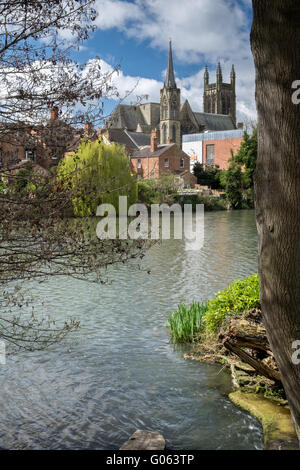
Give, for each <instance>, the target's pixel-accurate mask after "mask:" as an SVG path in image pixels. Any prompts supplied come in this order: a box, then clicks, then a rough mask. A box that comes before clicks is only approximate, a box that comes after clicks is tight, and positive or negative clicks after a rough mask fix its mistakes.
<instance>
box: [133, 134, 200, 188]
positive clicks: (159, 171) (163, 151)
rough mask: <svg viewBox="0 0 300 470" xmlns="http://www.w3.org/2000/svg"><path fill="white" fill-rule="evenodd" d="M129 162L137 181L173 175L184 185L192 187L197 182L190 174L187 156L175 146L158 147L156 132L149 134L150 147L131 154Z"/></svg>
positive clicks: (172, 144)
mask: <svg viewBox="0 0 300 470" xmlns="http://www.w3.org/2000/svg"><path fill="white" fill-rule="evenodd" d="M130 161H131V168H132V171H133V172H134V173H136V175H137V178H138V179H150V178H155V179H157V178H159V177H160V176H163V175H166V174H170V173H173V174H175V175H177V176H179V177H181V178H182V180H183V182H184V184H185V185H189V186H194V184H195V183H196V182H197V181H196V178H195V177H194V176H193V175H192V174H191V173H190V158H189V156H188V155H187V154H186V153H185V152H183V151H182V150H181V149H180V148H179V147H178V146H177V144H174V143H170V144H165V145H158V137H157V133H156V131H153V132H152V134H151V143H150V145H147V146H144V147H142V148H140V149H139V150H136V151H135V152H133V154H132V155H131V158H130Z"/></svg>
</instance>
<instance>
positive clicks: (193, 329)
mask: <svg viewBox="0 0 300 470" xmlns="http://www.w3.org/2000/svg"><path fill="white" fill-rule="evenodd" d="M205 312H206V305H205V304H201V303H198V302H193V303H192V304H191V305H185V304H181V305H179V306H178V309H177V310H175V311H174V312H172V313H170V315H169V318H168V321H167V326H168V327H169V328H170V329H171V336H172V340H173V341H177V342H193V341H194V335H195V334H196V333H201V332H203V330H204V322H203V316H204V314H205Z"/></svg>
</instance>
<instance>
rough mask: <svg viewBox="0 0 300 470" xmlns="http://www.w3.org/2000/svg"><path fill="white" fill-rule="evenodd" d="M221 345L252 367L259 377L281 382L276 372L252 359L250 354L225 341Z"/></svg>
mask: <svg viewBox="0 0 300 470" xmlns="http://www.w3.org/2000/svg"><path fill="white" fill-rule="evenodd" d="M223 344H224V346H225V348H226V349H228V350H229V351H231V352H233V353H234V354H236V355H237V356H238V357H239V358H240V359H241V360H242V361H243V362H246V363H247V364H249V365H250V366H252V367H253V368H254V369H255V370H256V372H257V373H258V374H259V375H263V376H264V377H267V378H268V379H271V380H275V382H281V378H280V374H279V372H277V371H276V370H274V369H271V368H270V367H268V366H266V365H265V364H264V363H263V362H262V361H259V360H258V359H254V358H253V357H252V356H250V354H248V353H246V351H244V350H243V349H242V348H240V347H239V346H236V345H235V344H233V343H231V342H230V341H225V342H224V343H223Z"/></svg>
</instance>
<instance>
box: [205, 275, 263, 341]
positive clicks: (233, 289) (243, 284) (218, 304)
mask: <svg viewBox="0 0 300 470" xmlns="http://www.w3.org/2000/svg"><path fill="white" fill-rule="evenodd" d="M206 305H207V312H206V313H205V316H204V323H205V329H206V330H207V331H209V332H216V331H218V329H219V328H220V327H221V325H222V323H223V321H224V320H225V318H226V317H227V316H228V315H230V314H238V313H240V312H242V311H244V310H247V309H249V308H260V295H259V281H258V274H253V275H252V276H250V277H247V278H245V279H242V280H240V281H234V282H232V283H231V284H230V285H229V286H228V287H227V288H226V289H224V290H222V291H220V292H218V293H217V294H216V296H215V298H214V299H213V300H209V301H208V302H207V304H206Z"/></svg>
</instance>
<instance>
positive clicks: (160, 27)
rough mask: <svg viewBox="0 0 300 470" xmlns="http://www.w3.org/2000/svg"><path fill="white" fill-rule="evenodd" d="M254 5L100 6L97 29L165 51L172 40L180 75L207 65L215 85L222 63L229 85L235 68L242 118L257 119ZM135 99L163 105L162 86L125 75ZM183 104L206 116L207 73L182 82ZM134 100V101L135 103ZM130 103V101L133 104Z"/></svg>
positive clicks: (99, 1) (103, 0) (193, 1)
mask: <svg viewBox="0 0 300 470" xmlns="http://www.w3.org/2000/svg"><path fill="white" fill-rule="evenodd" d="M250 6H251V2H250V0H241V1H240V2H237V1H235V0H214V1H211V0H188V2H183V1H182V0H168V1H166V0H134V1H133V2H129V1H126V0H124V1H121V0H96V8H97V10H98V12H99V17H98V19H97V26H98V27H99V28H101V29H109V28H117V29H118V30H119V31H122V32H123V33H124V34H126V35H127V36H128V37H130V38H134V39H136V40H146V41H148V42H149V44H150V46H151V47H153V48H158V49H162V50H166V49H167V47H168V41H169V38H172V44H173V51H174V56H175V57H174V59H175V60H174V61H175V69H176V62H177V63H201V64H203V63H207V64H208V66H209V69H210V71H211V81H214V80H215V68H216V64H217V62H218V61H220V62H221V64H222V66H223V69H224V72H223V78H224V81H228V80H229V74H230V69H231V65H232V63H234V64H235V67H236V73H237V108H238V118H239V119H242V118H243V119H244V117H245V115H246V116H248V117H249V118H251V119H253V118H255V116H256V111H255V104H254V67H253V61H252V55H251V51H250V46H249V31H248V29H249V25H248V22H249V19H248V16H247V15H248V14H249V7H250ZM138 78H139V82H138V85H137V88H136V91H135V94H138V95H141V94H148V95H149V99H150V100H151V101H158V100H159V89H160V87H161V83H160V82H158V81H156V80H150V79H146V78H142V77H130V76H125V75H123V74H120V76H119V77H118V86H119V87H120V89H121V90H123V91H124V90H125V89H128V90H129V89H131V88H132V87H131V85H134V83H136V81H137V79H138ZM177 82H178V86H180V87H181V93H182V98H183V99H185V98H187V99H188V100H189V101H190V104H191V106H192V108H193V109H194V110H198V111H202V95H203V87H202V85H203V69H202V67H201V70H200V71H199V73H197V74H195V75H193V76H191V77H177ZM131 100H132V99H131ZM129 101H130V99H129Z"/></svg>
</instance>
